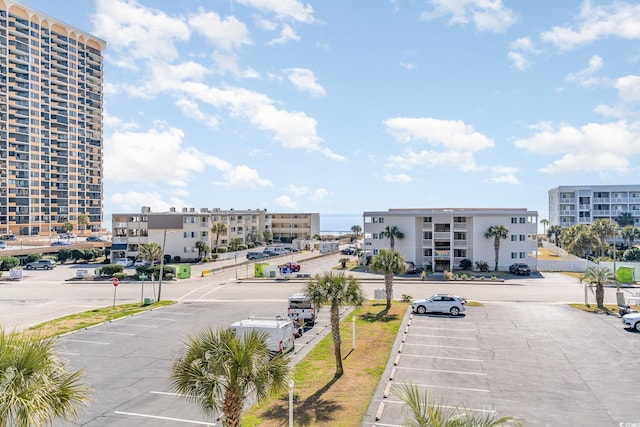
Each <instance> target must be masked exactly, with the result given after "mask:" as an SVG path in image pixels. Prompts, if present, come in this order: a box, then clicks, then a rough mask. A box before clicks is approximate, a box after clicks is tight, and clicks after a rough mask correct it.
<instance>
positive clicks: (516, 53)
mask: <svg viewBox="0 0 640 427" xmlns="http://www.w3.org/2000/svg"><path fill="white" fill-rule="evenodd" d="M538 54H540V51H539V50H537V49H536V48H535V47H534V46H533V43H532V42H531V39H530V38H529V37H521V38H519V39H516V40H514V41H512V42H511V43H510V44H509V53H508V54H507V57H508V58H509V59H510V60H511V62H512V63H513V66H514V67H516V68H517V69H518V70H520V71H524V70H526V69H527V68H529V65H530V61H529V58H528V55H538Z"/></svg>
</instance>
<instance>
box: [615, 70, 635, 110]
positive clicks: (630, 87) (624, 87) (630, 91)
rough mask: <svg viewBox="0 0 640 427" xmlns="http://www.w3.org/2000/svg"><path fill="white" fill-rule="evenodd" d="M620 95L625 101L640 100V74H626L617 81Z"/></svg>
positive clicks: (616, 86) (616, 85) (616, 84)
mask: <svg viewBox="0 0 640 427" xmlns="http://www.w3.org/2000/svg"><path fill="white" fill-rule="evenodd" d="M615 88H616V89H618V97H619V98H620V99H621V100H622V101H623V102H625V103H632V102H638V101H640V76H624V77H620V78H619V79H618V80H616V82H615Z"/></svg>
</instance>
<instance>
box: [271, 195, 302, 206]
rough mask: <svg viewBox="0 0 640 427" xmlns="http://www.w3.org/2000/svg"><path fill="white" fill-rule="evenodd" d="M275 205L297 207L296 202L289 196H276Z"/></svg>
mask: <svg viewBox="0 0 640 427" xmlns="http://www.w3.org/2000/svg"><path fill="white" fill-rule="evenodd" d="M276 205H278V206H282V207H284V208H287V209H297V208H298V204H297V203H296V202H294V201H293V200H292V199H291V197H289V196H279V197H277V198H276Z"/></svg>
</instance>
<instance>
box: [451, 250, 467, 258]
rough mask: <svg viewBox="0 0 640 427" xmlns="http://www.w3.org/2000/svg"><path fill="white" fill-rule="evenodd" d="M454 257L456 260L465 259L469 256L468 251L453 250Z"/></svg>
mask: <svg viewBox="0 0 640 427" xmlns="http://www.w3.org/2000/svg"><path fill="white" fill-rule="evenodd" d="M453 256H454V257H456V258H465V257H466V256H467V250H466V249H454V250H453Z"/></svg>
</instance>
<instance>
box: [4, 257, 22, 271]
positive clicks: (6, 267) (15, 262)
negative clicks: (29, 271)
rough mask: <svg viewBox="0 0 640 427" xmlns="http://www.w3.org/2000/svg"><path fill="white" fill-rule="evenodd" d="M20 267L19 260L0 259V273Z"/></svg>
mask: <svg viewBox="0 0 640 427" xmlns="http://www.w3.org/2000/svg"><path fill="white" fill-rule="evenodd" d="M18 265H20V260H19V259H18V258H16V257H12V256H3V257H0V271H9V270H11V269H12V268H14V267H17V266H18Z"/></svg>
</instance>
